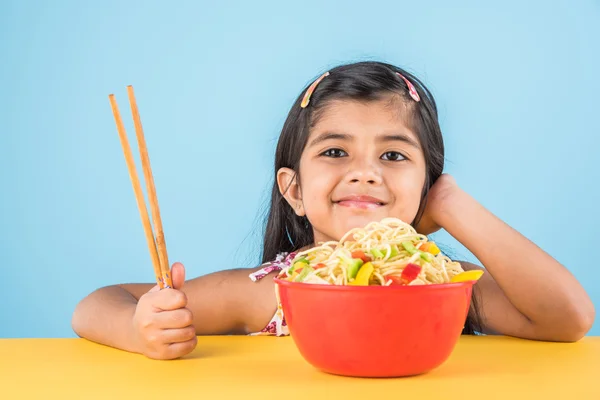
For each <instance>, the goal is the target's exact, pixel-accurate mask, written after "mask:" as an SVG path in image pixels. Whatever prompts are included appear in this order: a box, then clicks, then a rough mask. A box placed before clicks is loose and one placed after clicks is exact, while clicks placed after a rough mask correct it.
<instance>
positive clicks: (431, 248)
mask: <svg viewBox="0 0 600 400" xmlns="http://www.w3.org/2000/svg"><path fill="white" fill-rule="evenodd" d="M427 252H428V253H431V254H433V255H434V256H436V255H438V254H440V248H439V247H437V244H435V243H433V242H429V246H428V247H427Z"/></svg>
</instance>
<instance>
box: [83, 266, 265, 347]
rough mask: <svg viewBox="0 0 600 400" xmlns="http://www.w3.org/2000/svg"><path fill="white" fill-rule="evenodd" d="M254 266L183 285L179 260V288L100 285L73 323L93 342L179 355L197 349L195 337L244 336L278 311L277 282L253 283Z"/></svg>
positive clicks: (175, 268)
mask: <svg viewBox="0 0 600 400" xmlns="http://www.w3.org/2000/svg"><path fill="white" fill-rule="evenodd" d="M255 270H256V269H237V270H227V271H220V272H216V273H213V274H209V275H206V276H202V277H198V278H195V279H192V280H190V281H187V282H185V285H183V281H184V277H185V272H184V269H183V265H181V264H175V265H174V266H173V270H172V276H173V283H174V286H175V287H176V288H179V289H180V290H176V289H165V290H160V291H159V290H157V289H156V287H155V288H154V289H153V286H154V285H152V284H126V285H116V286H110V287H105V288H101V289H98V290H96V291H95V292H93V293H92V294H90V295H89V296H87V297H86V298H85V299H83V300H82V301H81V302H80V303H79V304H78V305H77V307H76V309H75V312H74V314H73V319H72V326H73V329H74V331H75V332H76V333H77V334H78V335H79V336H81V337H84V338H87V339H89V340H92V341H94V342H98V343H102V344H105V345H108V346H112V347H116V348H119V349H123V350H127V351H131V352H138V353H142V354H145V355H147V356H148V357H151V358H160V359H171V358H177V357H180V356H182V355H185V354H187V353H189V352H191V351H192V350H193V349H194V347H195V345H196V335H210V334H212V335H217V334H245V333H251V332H257V331H260V330H261V329H263V328H264V327H265V326H266V325H267V323H268V322H269V320H270V319H271V318H272V317H273V314H274V313H275V310H276V299H275V292H274V282H273V280H272V279H268V278H265V279H262V280H260V281H258V282H252V281H251V280H250V278H249V277H248V275H249V274H250V273H251V272H254V271H255ZM182 286H183V287H182ZM249 299H251V301H249Z"/></svg>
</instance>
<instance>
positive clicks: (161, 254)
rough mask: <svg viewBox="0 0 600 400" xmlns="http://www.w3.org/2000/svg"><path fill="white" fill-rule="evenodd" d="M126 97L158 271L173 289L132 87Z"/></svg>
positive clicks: (165, 245)
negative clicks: (136, 145)
mask: <svg viewBox="0 0 600 400" xmlns="http://www.w3.org/2000/svg"><path fill="white" fill-rule="evenodd" d="M127 95H128V96H129V105H130V106H131V115H132V116H133V126H134V127H135V135H136V136H137V141H138V147H139V149H140V157H141V159H142V169H143V171H144V179H145V181H146V189H147V192H148V200H149V202H150V212H151V213H152V222H153V223H154V236H155V239H156V247H157V249H158V260H159V262H160V269H161V271H162V277H163V279H164V280H165V282H164V284H165V286H168V287H173V283H172V282H171V274H170V268H169V257H168V255H167V244H166V242H165V234H164V231H163V225H162V219H161V217H160V207H159V206H158V197H157V195H156V187H155V186H154V176H153V175H152V167H151V166H150V157H149V156H148V148H147V147H146V139H145V138H144V130H143V129H142V121H141V119H140V113H139V110H138V106H137V102H136V101H135V94H134V92H133V86H131V85H129V86H127Z"/></svg>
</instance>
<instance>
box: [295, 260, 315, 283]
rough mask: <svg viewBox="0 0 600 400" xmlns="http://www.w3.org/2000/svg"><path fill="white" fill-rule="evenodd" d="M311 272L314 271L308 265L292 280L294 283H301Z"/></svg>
mask: <svg viewBox="0 0 600 400" xmlns="http://www.w3.org/2000/svg"><path fill="white" fill-rule="evenodd" d="M294 265H296V264H294ZM312 271H314V268H313V267H311V266H310V265H307V266H306V267H304V268H302V270H301V271H300V272H299V273H298V276H297V277H296V278H295V279H294V282H302V281H303V280H304V279H306V277H307V276H308V274H310V273H311V272H312Z"/></svg>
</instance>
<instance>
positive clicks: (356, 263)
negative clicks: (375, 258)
mask: <svg viewBox="0 0 600 400" xmlns="http://www.w3.org/2000/svg"><path fill="white" fill-rule="evenodd" d="M345 262H346V265H347V266H348V268H347V272H348V279H353V278H355V277H356V274H357V273H358V271H359V269H360V267H362V265H363V262H362V260H361V259H360V258H352V259H350V260H348V261H345Z"/></svg>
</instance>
